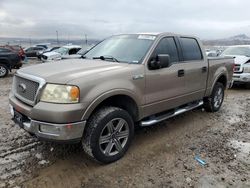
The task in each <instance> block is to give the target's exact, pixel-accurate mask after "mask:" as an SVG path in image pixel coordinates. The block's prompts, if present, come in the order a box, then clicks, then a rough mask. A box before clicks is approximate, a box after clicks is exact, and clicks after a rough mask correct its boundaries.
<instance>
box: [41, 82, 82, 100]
mask: <svg viewBox="0 0 250 188" xmlns="http://www.w3.org/2000/svg"><path fill="white" fill-rule="evenodd" d="M79 96H80V90H79V88H78V87H77V86H68V85H58V84H47V85H46V87H45V89H44V90H43V93H42V96H41V99H40V100H41V101H43V102H51V103H61V104H70V103H78V102H79Z"/></svg>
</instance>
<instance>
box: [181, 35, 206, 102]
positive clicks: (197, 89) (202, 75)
mask: <svg viewBox="0 0 250 188" xmlns="http://www.w3.org/2000/svg"><path fill="white" fill-rule="evenodd" d="M179 44H180V47H181V54H182V57H181V60H180V62H179V63H180V65H181V67H182V70H183V72H184V74H183V77H184V78H185V91H184V94H185V95H187V97H189V98H190V100H198V99H202V98H203V96H204V93H205V89H206V81H207V71H208V67H207V66H208V63H207V61H205V59H204V57H203V54H202V51H201V48H200V45H199V43H198V41H197V40H196V39H195V38H190V37H179Z"/></svg>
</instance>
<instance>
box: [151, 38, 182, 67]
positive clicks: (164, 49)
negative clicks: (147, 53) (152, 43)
mask: <svg viewBox="0 0 250 188" xmlns="http://www.w3.org/2000/svg"><path fill="white" fill-rule="evenodd" d="M158 54H168V55H169V56H170V62H178V61H179V57H178V52H177V47H176V44H175V41H174V38H173V37H166V38H163V39H162V40H161V41H160V42H159V44H158V45H157V46H156V48H155V51H154V52H153V57H156V56H157V55H158Z"/></svg>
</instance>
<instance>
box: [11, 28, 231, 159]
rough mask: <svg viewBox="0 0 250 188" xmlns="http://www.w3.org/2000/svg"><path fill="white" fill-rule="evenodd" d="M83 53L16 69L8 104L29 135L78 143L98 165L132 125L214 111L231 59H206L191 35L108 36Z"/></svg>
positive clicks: (124, 145)
mask: <svg viewBox="0 0 250 188" xmlns="http://www.w3.org/2000/svg"><path fill="white" fill-rule="evenodd" d="M82 58H83V59H76V60H65V61H62V62H60V63H49V64H41V65H35V66H29V67H26V68H23V69H20V70H18V71H17V73H16V74H15V76H14V80H13V88H12V90H11V92H10V96H9V101H10V109H11V114H12V115H13V120H14V121H15V122H17V123H18V124H19V125H20V127H22V128H23V129H25V130H26V131H28V132H29V133H31V134H32V135H35V136H36V137H38V138H39V139H47V140H50V141H51V140H52V141H63V142H70V141H75V142H81V143H82V146H83V149H84V151H85V152H86V153H87V154H88V155H89V156H90V157H92V158H94V159H95V160H97V161H99V162H102V163H110V162H113V161H116V160H118V159H120V158H121V157H122V156H123V155H124V154H125V153H126V151H127V149H128V147H129V145H130V143H131V140H132V138H133V135H134V128H135V126H150V125H153V124H156V123H158V122H160V121H163V120H166V119H168V118H170V117H173V116H176V115H178V114H181V113H183V112H186V111H189V110H192V109H194V108H196V107H199V106H203V107H204V108H205V110H206V111H209V112H216V111H218V110H219V109H220V107H221V105H222V102H223V99H224V90H225V89H226V88H227V87H228V86H229V84H230V82H231V79H232V74H233V64H234V60H233V58H213V59H207V57H206V54H205V51H204V50H203V46H202V44H201V42H200V40H199V39H198V38H196V37H193V36H184V35H176V34H170V33H157V34H152V33H151V34H150V33H141V34H123V35H117V36H112V37H110V38H107V39H106V40H104V41H102V42H100V43H99V44H97V45H96V46H94V47H93V48H92V49H90V50H89V51H88V52H87V53H85V54H84V56H83V57H82Z"/></svg>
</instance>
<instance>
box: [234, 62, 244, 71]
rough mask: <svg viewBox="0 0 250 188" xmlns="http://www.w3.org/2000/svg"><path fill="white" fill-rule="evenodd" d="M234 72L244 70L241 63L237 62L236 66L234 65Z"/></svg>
mask: <svg viewBox="0 0 250 188" xmlns="http://www.w3.org/2000/svg"><path fill="white" fill-rule="evenodd" d="M234 72H236V73H239V72H242V71H241V65H239V64H235V66H234Z"/></svg>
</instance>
